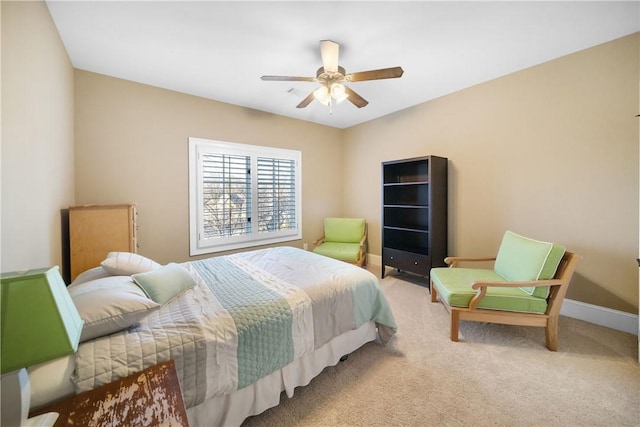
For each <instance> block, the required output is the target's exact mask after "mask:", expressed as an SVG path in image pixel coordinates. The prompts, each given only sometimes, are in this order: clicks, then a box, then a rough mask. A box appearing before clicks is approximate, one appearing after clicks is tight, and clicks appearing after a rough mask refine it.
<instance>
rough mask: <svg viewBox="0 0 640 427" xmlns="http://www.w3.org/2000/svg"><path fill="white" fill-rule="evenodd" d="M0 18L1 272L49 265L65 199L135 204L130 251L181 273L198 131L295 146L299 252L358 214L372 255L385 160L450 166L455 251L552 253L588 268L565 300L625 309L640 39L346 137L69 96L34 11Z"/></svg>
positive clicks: (55, 40) (315, 128) (274, 120)
mask: <svg viewBox="0 0 640 427" xmlns="http://www.w3.org/2000/svg"><path fill="white" fill-rule="evenodd" d="M1 11H2V123H3V127H2V230H1V231H2V253H1V262H2V271H9V270H14V269H22V268H32V267H40V266H43V265H51V264H57V263H59V262H60V257H61V255H60V226H59V223H60V217H59V210H60V209H61V208H64V207H66V206H69V205H72V204H74V203H78V204H83V203H121V202H128V201H131V202H136V203H137V204H138V208H139V211H140V215H139V223H140V230H139V237H140V252H141V253H143V254H145V255H148V256H150V257H152V258H156V259H157V260H158V261H160V262H168V261H181V260H186V259H187V258H188V211H187V210H188V208H187V199H188V192H187V138H188V137H189V136H196V137H202V138H210V139H221V140H228V141H236V142H240V143H248V144H258V145H261V144H264V145H272V146H279V147H285V148H298V149H301V150H302V151H303V183H304V191H303V219H304V221H303V240H302V241H298V242H294V244H295V245H299V246H301V244H302V243H303V242H307V243H310V242H311V241H312V240H313V239H314V238H316V237H317V235H318V233H319V232H320V231H321V223H322V218H323V217H324V216H326V215H334V214H343V215H358V216H364V217H366V218H367V221H368V222H369V225H370V228H369V230H370V247H371V252H372V253H373V254H380V188H379V183H380V162H382V161H385V160H391V159H400V158H406V157H412V156H421V155H425V154H437V155H441V156H446V157H449V158H450V172H449V176H450V186H449V188H450V202H449V208H450V214H449V218H450V229H449V242H450V251H449V252H450V253H451V254H465V255H481V254H486V253H494V252H495V250H496V249H497V247H498V244H499V241H500V237H501V235H502V233H503V232H504V230H505V229H511V230H514V231H517V232H520V233H523V234H526V235H530V236H532V237H536V238H539V239H548V240H554V241H558V242H561V243H563V244H565V245H566V246H567V247H568V248H569V249H570V250H572V251H575V252H577V253H580V254H581V255H583V256H584V259H583V261H582V263H581V264H580V266H579V268H578V274H577V277H576V279H575V280H574V282H573V284H572V287H571V288H570V291H569V297H570V298H573V299H575V300H579V301H584V302H588V303H593V304H596V305H600V306H605V307H610V308H614V309H619V310H623V311H628V312H632V313H637V304H638V268H637V265H636V263H635V258H636V257H637V253H638V240H637V238H636V237H635V236H636V235H640V231H639V229H638V218H639V214H638V206H639V203H640V202H639V200H638V199H639V193H640V192H639V177H638V169H639V166H638V158H639V157H640V154H639V152H638V151H639V144H638V141H639V138H638V123H637V119H635V118H634V116H635V114H637V108H638V97H637V94H638V93H639V92H640V89H639V88H638V85H639V83H638V75H639V74H640V73H639V69H638V51H639V43H640V42H639V36H638V35H637V34H636V35H634V36H630V37H625V38H623V39H620V40H617V41H614V42H611V43H607V44H604V45H602V46H598V47H595V48H592V49H589V50H586V51H583V52H579V53H576V54H574V55H570V56H567V57H564V58H560V59H557V60H555V61H551V62H548V63H545V64H542V65H540V66H537V67H533V68H530V69H527V70H524V71H521V72H518V73H515V74H511V75H508V76H505V77H503V78H500V79H497V80H494V81H491V82H487V83H485V84H481V85H478V86H474V87H472V88H469V89H466V90H463V91H460V92H457V93H454V94H451V95H449V96H445V97H442V98H439V99H436V100H434V101H431V102H428V103H425V104H421V105H418V106H416V107H413V108H410V109H407V110H404V111H401V112H399V113H396V114H393V115H390V116H387V117H383V118H380V119H377V120H374V121H372V122H369V123H365V124H362V125H360V126H356V127H354V128H351V129H347V130H345V131H340V130H337V129H331V128H327V127H324V126H319V125H314V124H310V123H305V122H300V121H296V120H292V119H287V118H284V117H279V116H273V115H269V114H265V113H260V112H257V111H254V110H248V109H244V108H241V107H235V106H230V105H227V104H222V103H218V102H215V101H210V100H206V99H202V98H197V97H192V96H189V95H184V94H178V93H175V92H171V91H167V90H162V89H158V88H153V87H149V86H145V85H140V84H136V83H132V82H127V81H123V80H118V79H114V78H110V77H106V76H102V75H97V74H92V73H88V72H84V71H76V72H75V99H74V75H73V70H72V67H71V65H70V63H69V60H68V57H67V55H66V53H65V52H64V49H63V46H62V44H61V42H60V40H59V37H58V34H57V32H56V30H55V27H54V26H53V23H52V21H51V19H50V16H49V14H48V11H47V9H46V5H45V4H44V3H40V2H37V3H32V2H18V3H13V2H5V1H3V2H2V8H1ZM74 102H75V107H74ZM74 111H75V117H74ZM74 123H75V154H74V151H73V150H74V145H73V140H74V129H73V126H74ZM74 155H75V165H74ZM74 166H75V169H76V170H75V196H74V194H73V191H74V175H73V174H74ZM343 184H344V185H345V186H344V188H342V185H343Z"/></svg>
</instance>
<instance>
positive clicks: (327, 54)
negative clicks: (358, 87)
mask: <svg viewBox="0 0 640 427" xmlns="http://www.w3.org/2000/svg"><path fill="white" fill-rule="evenodd" d="M339 50H340V45H339V44H338V43H336V42H333V41H331V40H321V41H320V54H321V55H322V67H320V68H318V71H317V72H316V76H315V77H292V76H262V77H260V78H261V79H262V80H265V81H295V82H317V83H320V85H321V86H320V87H319V88H318V89H316V90H314V91H313V92H311V93H310V94H309V95H308V96H307V97H306V98H305V99H303V100H302V102H301V103H299V104H298V105H297V108H305V107H306V106H307V105H309V104H310V103H311V101H313V100H314V99H316V100H318V101H319V102H320V103H322V104H324V105H328V106H329V107H331V106H332V105H333V103H334V102H342V101H344V100H345V99H348V100H349V101H350V102H351V103H352V104H353V105H355V106H356V107H358V108H362V107H364V106H366V105H367V104H368V103H369V101H367V100H366V99H364V98H363V97H362V96H360V95H358V94H357V93H356V92H355V91H354V90H353V89H351V88H349V87H348V86H345V84H344V83H345V82H362V81H365V80H380V79H395V78H398V77H402V74H403V73H404V70H403V69H402V67H392V68H382V69H379V70H370V71H360V72H357V73H349V74H347V73H346V72H345V69H344V68H342V67H341V66H339V65H338V53H339Z"/></svg>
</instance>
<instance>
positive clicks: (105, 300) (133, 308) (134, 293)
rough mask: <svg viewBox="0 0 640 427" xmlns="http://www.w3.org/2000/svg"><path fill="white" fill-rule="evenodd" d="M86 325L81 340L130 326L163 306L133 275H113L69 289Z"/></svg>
mask: <svg viewBox="0 0 640 427" xmlns="http://www.w3.org/2000/svg"><path fill="white" fill-rule="evenodd" d="M69 295H71V299H72V300H73V303H74V304H75V306H76V308H77V309H78V312H79V313H80V317H81V318H82V320H84V326H83V328H82V333H81V335H80V342H84V341H87V340H90V339H92V338H97V337H101V336H103V335H108V334H112V333H114V332H118V331H121V330H123V329H127V328H129V327H131V326H133V325H135V324H137V323H138V322H140V320H142V319H143V318H144V317H146V316H147V315H148V314H149V312H150V311H151V310H153V309H155V308H157V307H160V305H159V304H158V303H156V302H154V301H152V300H150V299H149V298H147V296H146V295H145V294H144V292H143V291H142V289H140V288H139V287H138V286H137V285H136V284H135V283H133V281H132V280H131V278H130V277H129V276H111V277H105V278H102V279H98V280H93V281H90V282H85V283H82V284H80V285H77V286H74V287H73V288H71V289H69Z"/></svg>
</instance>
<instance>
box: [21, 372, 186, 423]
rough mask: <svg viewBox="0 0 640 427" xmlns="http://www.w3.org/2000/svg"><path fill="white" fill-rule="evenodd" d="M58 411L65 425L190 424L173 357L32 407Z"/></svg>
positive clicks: (36, 413) (41, 410)
mask: <svg viewBox="0 0 640 427" xmlns="http://www.w3.org/2000/svg"><path fill="white" fill-rule="evenodd" d="M51 411H53V412H58V413H59V414H60V416H59V417H58V419H57V421H56V423H55V427H63V426H87V427H89V426H93V427H106V426H113V427H116V426H157V425H167V426H188V425H189V422H188V420H187V413H186V410H185V407H184V402H183V400H182V392H181V391H180V383H179V382H178V376H177V374H176V370H175V365H174V362H173V360H170V361H168V362H163V363H160V364H158V365H155V366H152V367H150V368H147V369H145V370H144V371H142V372H138V373H137V374H133V375H130V376H128V377H126V378H122V379H120V380H118V381H114V382H112V383H109V384H105V385H103V386H101V387H98V388H96V389H93V390H89V391H86V392H84V393H80V394H77V395H75V396H73V397H70V398H68V399H65V400H62V401H60V402H57V403H54V404H52V405H49V406H47V407H44V408H39V409H38V410H36V411H32V413H31V414H30V416H32V417H33V416H36V415H40V414H43V413H46V412H51Z"/></svg>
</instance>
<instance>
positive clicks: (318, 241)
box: [313, 234, 324, 248]
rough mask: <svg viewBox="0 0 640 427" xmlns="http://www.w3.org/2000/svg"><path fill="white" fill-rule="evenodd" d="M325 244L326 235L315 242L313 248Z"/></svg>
mask: <svg viewBox="0 0 640 427" xmlns="http://www.w3.org/2000/svg"><path fill="white" fill-rule="evenodd" d="M323 243H324V234H323V235H322V237H320V238H319V239H316V240H314V241H313V247H314V248H315V247H316V246H318V245H321V244H323Z"/></svg>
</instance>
